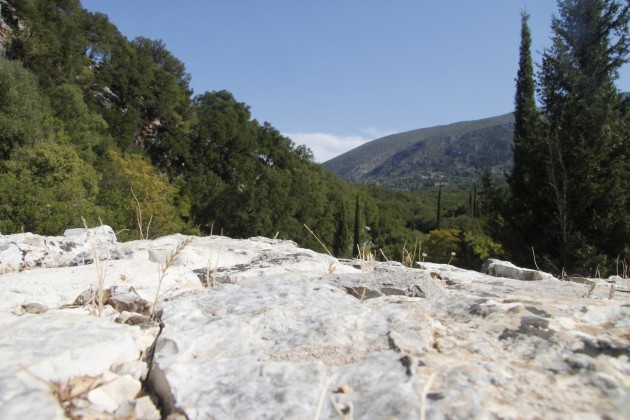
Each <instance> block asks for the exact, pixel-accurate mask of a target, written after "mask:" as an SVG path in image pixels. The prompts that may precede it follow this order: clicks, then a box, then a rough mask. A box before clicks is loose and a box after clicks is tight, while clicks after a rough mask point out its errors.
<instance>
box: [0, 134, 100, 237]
mask: <svg viewBox="0 0 630 420" xmlns="http://www.w3.org/2000/svg"><path fill="white" fill-rule="evenodd" d="M99 178H100V175H99V174H98V173H97V172H96V171H95V170H94V168H93V167H91V166H89V165H87V164H86V163H85V162H84V161H83V160H81V158H80V157H79V155H78V154H77V153H76V152H75V150H74V149H73V148H72V147H71V146H70V145H67V144H59V143H54V142H49V143H44V142H41V143H38V144H37V145H36V146H35V147H29V148H23V149H21V150H19V151H18V152H17V153H16V155H15V157H14V158H13V159H10V160H7V161H5V162H3V165H2V166H1V167H0V197H1V198H0V230H1V231H2V232H7V233H8V232H19V231H22V230H24V231H30V232H37V233H39V234H43V235H59V234H61V233H62V232H63V231H64V229H67V228H68V227H71V226H80V225H81V217H85V218H87V219H88V220H91V222H92V223H95V222H96V215H97V214H99V211H98V208H97V206H96V205H95V201H96V195H97V193H98V182H99Z"/></svg>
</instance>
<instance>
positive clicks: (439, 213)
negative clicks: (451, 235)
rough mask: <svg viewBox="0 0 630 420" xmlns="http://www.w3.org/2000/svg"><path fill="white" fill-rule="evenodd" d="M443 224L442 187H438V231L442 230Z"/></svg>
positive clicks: (436, 223)
mask: <svg viewBox="0 0 630 420" xmlns="http://www.w3.org/2000/svg"><path fill="white" fill-rule="evenodd" d="M441 224H442V186H441V185H440V186H439V187H438V199H437V217H436V221H435V225H436V227H435V228H436V229H439V228H440V225H441Z"/></svg>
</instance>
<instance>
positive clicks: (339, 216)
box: [333, 201, 350, 257]
mask: <svg viewBox="0 0 630 420" xmlns="http://www.w3.org/2000/svg"><path fill="white" fill-rule="evenodd" d="M335 225H336V227H335V236H334V238H333V254H334V255H335V256H337V257H345V256H346V255H347V252H348V239H349V236H350V232H349V229H348V223H347V220H346V203H345V202H343V201H340V202H338V203H337V210H336V211H335Z"/></svg>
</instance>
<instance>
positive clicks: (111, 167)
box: [98, 149, 190, 240]
mask: <svg viewBox="0 0 630 420" xmlns="http://www.w3.org/2000/svg"><path fill="white" fill-rule="evenodd" d="M100 169H101V171H102V172H103V173H107V174H108V176H107V177H103V179H102V181H101V194H100V195H99V197H98V200H99V204H100V205H101V206H102V207H104V208H106V209H107V211H106V212H105V214H104V216H103V222H105V223H107V224H110V225H111V226H112V227H113V228H114V229H116V230H117V231H120V232H121V233H120V234H119V239H121V240H129V239H140V238H146V237H159V236H162V235H166V234H169V233H172V232H185V231H186V230H187V228H186V225H185V223H184V222H183V218H185V217H188V216H189V210H190V208H189V204H188V202H187V201H186V200H181V199H180V196H179V191H178V188H177V187H176V186H175V185H173V184H171V183H169V182H168V181H167V179H165V177H164V176H162V175H160V174H159V173H158V172H157V171H156V170H155V168H154V167H153V166H152V165H151V163H150V162H149V161H148V159H147V158H145V157H143V156H141V155H139V154H135V153H127V154H125V155H122V154H120V153H119V152H117V151H115V150H113V149H110V150H109V151H108V152H107V154H106V159H104V160H103V161H102V162H101V163H100ZM147 232H148V233H147Z"/></svg>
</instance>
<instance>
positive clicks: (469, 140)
mask: <svg viewBox="0 0 630 420" xmlns="http://www.w3.org/2000/svg"><path fill="white" fill-rule="evenodd" d="M621 95H622V96H623V97H624V99H625V100H630V92H622V93H621ZM513 133H514V114H513V113H512V112H509V113H506V114H502V115H498V116H494V117H488V118H481V119H477V120H468V121H458V122H454V123H451V124H443V125H437V126H433V127H425V128H418V129H414V130H408V131H404V132H401V133H396V134H390V135H387V136H384V137H380V138H378V139H375V140H372V141H370V142H368V143H365V144H363V145H361V146H359V147H357V148H355V149H352V150H349V151H347V152H345V153H343V154H341V155H339V156H337V157H335V158H333V159H330V160H328V161H326V162H324V163H322V166H324V168H326V169H328V170H330V171H332V172H333V173H334V174H336V175H338V176H340V177H341V178H344V179H345V180H347V181H350V182H354V183H358V184H364V185H378V186H382V187H387V188H392V189H395V190H403V191H416V190H420V189H429V188H433V187H436V186H437V185H446V186H456V187H469V186H470V185H471V184H473V183H474V182H476V181H478V180H479V178H480V176H481V174H482V173H483V171H484V170H485V169H488V170H489V171H490V173H491V175H492V177H493V179H494V180H495V182H496V183H498V184H501V183H504V182H505V176H504V174H505V173H506V172H508V171H509V170H510V168H511V166H512V145H513Z"/></svg>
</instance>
